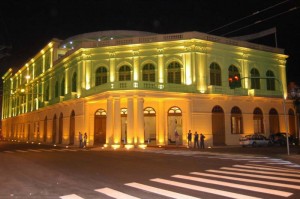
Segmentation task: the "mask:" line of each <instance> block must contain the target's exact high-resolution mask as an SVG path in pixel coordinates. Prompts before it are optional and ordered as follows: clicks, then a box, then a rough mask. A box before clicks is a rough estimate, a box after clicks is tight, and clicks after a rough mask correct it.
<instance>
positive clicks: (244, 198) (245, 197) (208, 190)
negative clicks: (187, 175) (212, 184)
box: [151, 178, 258, 199]
mask: <svg viewBox="0 0 300 199" xmlns="http://www.w3.org/2000/svg"><path fill="white" fill-rule="evenodd" d="M151 181H154V182H159V183H163V184H167V185H172V186H177V187H182V188H186V189H192V190H196V191H202V192H206V193H211V194H215V195H220V196H225V197H228V198H236V199H258V198H257V197H252V196H248V195H243V194H238V193H234V192H229V191H222V190H219V189H212V188H207V187H201V186H196V185H191V184H187V183H181V182H176V181H171V180H165V179H161V178H155V179H151Z"/></svg>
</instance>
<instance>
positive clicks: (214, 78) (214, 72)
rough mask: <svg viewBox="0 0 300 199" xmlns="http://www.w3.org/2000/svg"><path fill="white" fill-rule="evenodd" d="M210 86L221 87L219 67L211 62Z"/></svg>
mask: <svg viewBox="0 0 300 199" xmlns="http://www.w3.org/2000/svg"><path fill="white" fill-rule="evenodd" d="M209 68H210V85H215V86H221V82H222V79H221V68H220V66H219V65H218V64H217V63H215V62H213V63H212V64H211V65H210V67H209Z"/></svg>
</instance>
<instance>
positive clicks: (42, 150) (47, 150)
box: [40, 149, 53, 152]
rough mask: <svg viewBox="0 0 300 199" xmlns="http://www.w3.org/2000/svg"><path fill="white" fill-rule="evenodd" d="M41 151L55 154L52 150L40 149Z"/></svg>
mask: <svg viewBox="0 0 300 199" xmlns="http://www.w3.org/2000/svg"><path fill="white" fill-rule="evenodd" d="M40 150H41V151H45V152H53V151H52V149H40Z"/></svg>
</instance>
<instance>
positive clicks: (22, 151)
mask: <svg viewBox="0 0 300 199" xmlns="http://www.w3.org/2000/svg"><path fill="white" fill-rule="evenodd" d="M16 151H17V152H21V153H27V152H28V151H24V150H16Z"/></svg>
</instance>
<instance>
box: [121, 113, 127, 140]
mask: <svg viewBox="0 0 300 199" xmlns="http://www.w3.org/2000/svg"><path fill="white" fill-rule="evenodd" d="M121 142H122V143H124V144H126V143H127V108H121Z"/></svg>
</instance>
